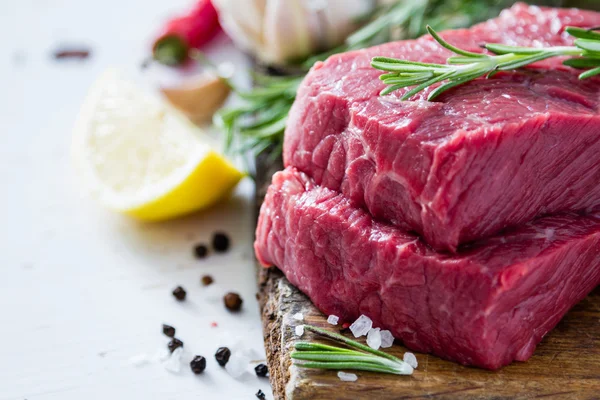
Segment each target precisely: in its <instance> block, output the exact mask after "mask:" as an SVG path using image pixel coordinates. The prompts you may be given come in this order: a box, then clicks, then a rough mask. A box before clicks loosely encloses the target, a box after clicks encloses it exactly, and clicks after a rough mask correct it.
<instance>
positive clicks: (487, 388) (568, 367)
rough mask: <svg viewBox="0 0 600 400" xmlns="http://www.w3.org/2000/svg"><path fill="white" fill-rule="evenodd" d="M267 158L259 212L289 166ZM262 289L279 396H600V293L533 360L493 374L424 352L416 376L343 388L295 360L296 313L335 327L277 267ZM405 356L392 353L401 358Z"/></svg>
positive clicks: (330, 375) (260, 178)
mask: <svg viewBox="0 0 600 400" xmlns="http://www.w3.org/2000/svg"><path fill="white" fill-rule="evenodd" d="M265 160H267V158H266V157H265V158H263V159H259V160H258V162H257V180H256V182H257V190H256V204H257V211H258V207H260V205H261V203H262V199H263V198H264V194H265V192H266V188H267V186H268V184H269V182H270V178H271V176H272V174H273V173H274V172H275V171H277V170H278V169H280V168H281V163H280V161H278V162H275V163H265ZM257 265H258V264H257ZM258 284H259V296H258V299H259V304H260V308H261V315H262V322H263V329H264V338H265V348H266V353H267V362H268V365H269V371H270V380H271V385H272V387H273V395H274V398H275V399H281V400H283V399H288V400H298V399H384V400H385V399H416V398H435V399H449V400H450V399H477V400H484V399H486V400H490V399H494V400H496V399H497V400H500V399H506V400H507V399H534V398H548V399H574V400H591V399H600V288H597V289H596V290H595V291H594V293H592V294H591V295H590V296H588V297H587V298H586V299H584V300H583V301H582V302H581V303H580V304H578V305H577V306H575V307H574V309H573V310H571V311H570V312H569V314H568V315H567V316H566V317H565V318H564V320H563V321H562V322H561V323H560V324H559V325H558V326H557V327H556V328H555V329H554V330H553V331H552V332H551V333H550V334H549V335H547V337H546V338H545V339H544V341H543V342H542V343H541V344H540V345H539V346H538V349H537V351H536V353H535V354H534V356H533V357H532V358H531V359H530V360H529V361H528V362H527V363H513V364H512V365H510V366H508V367H505V368H503V369H501V370H500V371H496V372H492V371H485V370H481V369H477V368H469V367H463V366H460V365H458V364H455V363H452V362H449V361H445V360H441V359H439V358H437V357H435V356H429V355H425V354H417V358H418V359H419V363H420V366H419V368H418V369H417V371H416V372H415V374H414V375H413V376H411V377H397V376H391V375H383V374H371V373H358V375H359V380H358V381H357V382H354V383H347V382H343V383H342V382H340V381H339V379H338V378H337V376H336V374H335V373H334V372H331V371H319V370H306V369H300V368H297V367H295V366H294V365H293V364H292V362H291V359H290V353H291V350H292V348H293V344H294V342H295V341H296V340H297V338H296V337H295V335H294V327H295V326H296V325H298V324H299V323H301V322H299V321H296V320H294V319H293V318H292V317H291V316H292V315H293V314H295V313H298V312H300V313H302V314H303V315H304V321H305V322H306V323H310V324H313V325H319V326H323V327H329V328H330V329H331V328H333V327H332V326H331V325H328V324H327V322H326V317H325V316H323V315H322V314H321V313H320V312H319V311H318V310H317V309H316V308H315V307H314V306H313V305H312V303H311V302H310V300H309V299H308V298H307V297H306V296H305V295H304V294H302V293H301V292H300V291H298V290H297V289H296V288H295V287H294V286H292V285H291V284H290V283H289V282H288V281H287V279H286V278H285V277H284V276H283V274H282V273H281V272H280V271H279V270H277V269H276V268H262V267H261V266H259V265H258ZM303 339H304V340H306V338H303ZM405 351H407V350H406V349H405V348H404V347H402V346H399V345H395V346H394V347H393V348H392V349H391V352H392V353H393V354H395V355H396V356H400V357H402V355H403V353H404V352H405Z"/></svg>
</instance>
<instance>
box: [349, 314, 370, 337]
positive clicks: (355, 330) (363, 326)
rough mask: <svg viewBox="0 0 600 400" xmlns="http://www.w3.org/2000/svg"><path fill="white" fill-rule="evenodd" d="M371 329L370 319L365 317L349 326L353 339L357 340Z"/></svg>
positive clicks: (362, 316)
mask: <svg viewBox="0 0 600 400" xmlns="http://www.w3.org/2000/svg"><path fill="white" fill-rule="evenodd" d="M372 327H373V321H371V318H369V317H367V316H366V315H361V316H360V317H358V319H357V320H356V321H354V323H353V324H352V325H350V331H352V334H353V335H354V337H355V338H357V337H361V336H364V335H366V334H367V333H369V331H370V330H371V328H372Z"/></svg>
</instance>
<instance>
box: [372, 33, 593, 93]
mask: <svg viewBox="0 0 600 400" xmlns="http://www.w3.org/2000/svg"><path fill="white" fill-rule="evenodd" d="M427 31H428V32H429V34H430V35H431V36H432V37H433V38H434V39H435V41H437V42H438V43H439V44H440V45H441V46H442V47H444V48H446V49H448V50H450V51H451V52H453V53H454V54H456V56H452V57H450V58H448V59H447V60H446V64H432V63H420V62H415V61H409V60H401V59H396V58H387V57H374V58H373V59H372V62H371V65H372V66H373V67H374V68H376V69H379V70H382V71H385V72H386V73H385V74H382V75H381V76H380V79H381V80H382V81H383V82H384V83H385V84H386V85H388V87H387V88H385V89H384V90H382V91H381V95H382V96H384V95H387V94H389V93H391V92H393V91H395V90H398V89H402V88H405V87H410V86H414V87H413V88H412V89H411V90H409V91H408V92H406V93H405V94H404V95H403V96H402V97H401V100H409V99H410V98H411V97H413V96H414V95H416V94H417V93H419V92H421V91H423V90H425V89H427V88H428V87H430V86H433V85H435V84H438V83H441V85H440V86H438V87H436V88H435V89H434V90H432V91H431V92H430V93H429V95H428V96H427V100H430V101H431V100H434V99H435V98H436V97H438V96H439V95H440V94H442V93H444V92H445V91H447V90H449V89H451V88H453V87H455V86H459V85H462V84H465V83H467V82H470V81H472V80H474V79H477V78H480V77H484V76H485V77H488V78H489V77H491V76H492V75H493V74H495V73H496V72H498V71H509V70H515V69H519V68H522V67H525V66H528V65H530V64H533V63H536V62H538V61H542V60H545V59H548V58H552V57H557V56H569V57H571V58H569V59H567V60H565V61H564V64H565V65H569V66H571V67H574V68H582V69H588V70H587V71H585V72H583V73H581V74H580V75H579V79H586V78H589V77H592V76H595V75H598V74H600V33H598V32H595V31H594V30H586V29H581V28H575V27H567V28H566V31H567V32H568V33H569V34H570V35H572V36H574V37H575V38H576V40H575V42H574V46H554V47H546V48H529V47H518V46H506V45H503V44H496V43H490V44H486V45H485V48H486V49H487V50H489V51H490V52H491V53H493V55H489V54H483V53H473V52H470V51H465V50H462V49H460V48H458V47H455V46H453V45H451V44H450V43H448V42H446V41H445V40H444V39H442V37H441V36H440V35H438V33H437V32H436V31H435V30H433V28H431V27H430V26H427ZM589 68H591V69H589Z"/></svg>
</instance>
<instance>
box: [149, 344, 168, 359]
mask: <svg viewBox="0 0 600 400" xmlns="http://www.w3.org/2000/svg"><path fill="white" fill-rule="evenodd" d="M170 356H171V352H170V351H169V350H167V348H166V347H160V348H159V349H157V350H156V353H154V355H153V356H152V361H154V362H163V361H165V360H166V359H168V358H169V357H170Z"/></svg>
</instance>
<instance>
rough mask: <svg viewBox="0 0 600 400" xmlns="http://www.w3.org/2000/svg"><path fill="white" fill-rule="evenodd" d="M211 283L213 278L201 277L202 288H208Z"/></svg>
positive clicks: (208, 276)
mask: <svg viewBox="0 0 600 400" xmlns="http://www.w3.org/2000/svg"><path fill="white" fill-rule="evenodd" d="M213 282H214V280H213V277H212V276H210V275H204V276H203V277H202V284H203V285H204V286H208V285H210V284H211V283H213Z"/></svg>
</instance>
